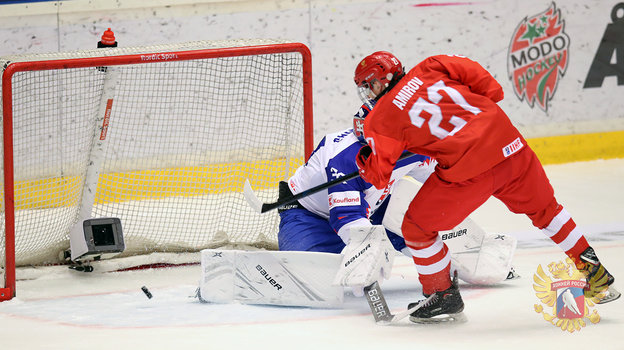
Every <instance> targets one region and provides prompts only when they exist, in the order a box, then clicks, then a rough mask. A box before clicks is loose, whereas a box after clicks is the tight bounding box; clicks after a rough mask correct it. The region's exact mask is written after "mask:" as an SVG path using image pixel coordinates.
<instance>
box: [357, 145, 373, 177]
mask: <svg viewBox="0 0 624 350" xmlns="http://www.w3.org/2000/svg"><path fill="white" fill-rule="evenodd" d="M371 153H373V150H372V149H371V148H370V146H369V145H366V146H363V147H362V148H360V150H359V151H358V154H357V155H356V156H355V163H356V164H357V167H358V169H359V171H360V176H361V177H362V179H364V181H366V174H365V173H364V164H365V163H366V160H367V159H368V157H370V155H371Z"/></svg>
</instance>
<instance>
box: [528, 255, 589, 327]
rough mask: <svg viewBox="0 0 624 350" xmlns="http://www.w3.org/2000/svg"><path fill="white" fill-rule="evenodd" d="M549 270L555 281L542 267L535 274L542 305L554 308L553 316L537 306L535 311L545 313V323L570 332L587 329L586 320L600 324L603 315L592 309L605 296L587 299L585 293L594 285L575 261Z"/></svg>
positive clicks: (563, 263) (555, 265)
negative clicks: (588, 281) (588, 282)
mask: <svg viewBox="0 0 624 350" xmlns="http://www.w3.org/2000/svg"><path fill="white" fill-rule="evenodd" d="M548 270H549V272H550V274H551V275H552V278H551V276H549V275H548V274H546V273H545V272H544V270H543V269H542V265H539V266H538V267H537V273H536V274H535V275H533V281H534V282H535V283H534V284H533V289H534V290H535V292H536V293H535V295H537V297H538V298H539V299H540V300H541V302H542V304H545V305H546V306H547V307H550V308H552V309H551V310H552V314H551V313H549V312H547V311H546V310H545V308H544V306H543V305H541V304H535V306H534V308H535V312H537V313H539V314H542V316H543V317H544V320H546V321H547V322H549V323H551V324H552V325H554V326H555V327H559V328H561V330H562V331H568V332H570V333H573V332H574V331H580V330H581V328H582V327H585V325H586V322H585V321H584V320H583V319H584V318H586V319H588V320H589V321H590V322H591V323H598V322H600V315H598V312H597V311H596V310H591V308H592V307H594V306H595V304H596V303H598V301H599V300H600V299H599V298H600V296H601V295H600V294H598V295H595V296H594V297H593V298H585V293H584V291H585V289H588V288H590V287H591V286H589V285H588V284H587V282H586V281H585V276H584V275H583V274H582V273H580V272H579V271H578V270H577V269H576V267H575V266H574V263H573V262H572V260H571V259H570V258H567V259H566V260H565V262H561V261H560V262H557V263H554V262H553V263H550V264H549V265H548Z"/></svg>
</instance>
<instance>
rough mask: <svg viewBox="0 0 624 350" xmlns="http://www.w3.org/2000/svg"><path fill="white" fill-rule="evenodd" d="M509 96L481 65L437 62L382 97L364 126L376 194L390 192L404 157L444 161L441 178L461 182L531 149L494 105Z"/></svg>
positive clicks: (447, 59) (366, 170) (368, 173)
mask: <svg viewBox="0 0 624 350" xmlns="http://www.w3.org/2000/svg"><path fill="white" fill-rule="evenodd" d="M502 99H503V89H502V87H501V86H500V84H498V82H497V81H496V80H495V79H494V78H493V77H492V76H491V75H490V74H489V73H488V72H487V71H486V70H485V69H484V68H483V67H481V65H479V64H478V63H476V62H474V61H472V60H470V59H467V58H465V57H459V56H446V55H440V56H432V57H429V58H427V59H425V60H424V61H422V62H421V63H419V64H418V65H417V66H415V67H414V68H412V69H411V70H410V71H409V72H408V73H407V74H406V75H405V76H404V77H403V78H402V79H401V80H400V81H399V82H398V83H397V85H396V86H394V87H393V88H392V90H390V91H389V92H387V93H386V94H385V95H384V96H382V97H381V98H380V99H379V101H378V102H377V103H376V105H375V108H373V110H372V111H371V112H370V114H369V115H368V116H367V117H366V119H365V121H364V136H365V138H366V140H367V142H368V144H369V145H370V146H371V147H372V149H373V154H372V155H371V156H370V157H369V158H368V159H367V160H366V163H365V164H364V166H363V168H362V169H361V172H362V175H363V176H364V178H365V179H366V180H367V181H368V182H370V183H372V184H373V185H375V187H377V188H383V187H385V186H386V183H387V181H388V179H389V178H390V175H391V174H392V169H393V168H394V166H395V163H396V161H397V159H399V157H400V156H401V153H403V151H404V150H408V151H410V152H412V153H417V154H423V155H427V156H430V157H432V158H435V159H436V160H437V161H438V166H437V168H436V172H437V173H438V175H439V176H440V177H441V178H442V179H444V180H446V181H449V182H461V181H465V180H468V179H470V178H472V177H474V176H476V175H479V174H481V173H483V172H485V171H486V170H488V169H490V168H492V167H493V166H495V165H496V164H498V163H500V162H502V161H503V160H504V159H505V158H506V157H509V156H511V155H513V154H514V153H516V152H517V151H519V150H520V149H522V148H523V147H526V141H525V140H524V138H523V137H522V135H520V133H519V132H518V130H517V129H516V128H515V127H514V126H513V125H512V124H511V121H510V120H509V118H508V117H507V115H506V114H505V112H503V110H502V109H501V108H500V107H499V106H498V105H497V104H496V103H497V102H498V101H500V100H502Z"/></svg>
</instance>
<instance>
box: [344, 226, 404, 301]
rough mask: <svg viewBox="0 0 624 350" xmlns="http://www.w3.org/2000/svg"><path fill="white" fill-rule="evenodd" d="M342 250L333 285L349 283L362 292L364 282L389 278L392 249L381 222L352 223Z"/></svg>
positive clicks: (357, 293)
mask: <svg viewBox="0 0 624 350" xmlns="http://www.w3.org/2000/svg"><path fill="white" fill-rule="evenodd" d="M341 254H342V255H343V257H342V263H341V265H340V269H339V270H338V272H337V273H336V277H335V278H334V285H341V286H348V287H352V288H353V292H354V294H356V295H358V296H361V295H363V289H364V287H365V286H368V285H371V284H372V283H373V282H375V281H379V280H381V278H382V277H383V278H385V279H388V278H390V273H391V271H392V263H393V262H394V255H395V251H394V247H393V246H392V244H391V243H390V241H389V240H388V236H387V235H386V230H385V229H384V227H383V226H381V225H375V226H358V227H352V228H351V232H350V237H349V242H347V245H346V246H345V247H344V249H343V250H342V252H341Z"/></svg>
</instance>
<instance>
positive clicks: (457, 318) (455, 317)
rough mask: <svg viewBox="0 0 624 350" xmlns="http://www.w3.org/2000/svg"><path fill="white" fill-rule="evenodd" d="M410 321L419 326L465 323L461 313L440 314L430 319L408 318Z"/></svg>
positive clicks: (464, 317) (464, 316)
mask: <svg viewBox="0 0 624 350" xmlns="http://www.w3.org/2000/svg"><path fill="white" fill-rule="evenodd" d="M409 319H410V321H412V322H414V323H420V324H453V323H463V322H466V321H467V319H466V315H464V313H463V312H458V313H456V314H442V315H437V316H434V317H430V318H420V317H414V316H410V318H409Z"/></svg>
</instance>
